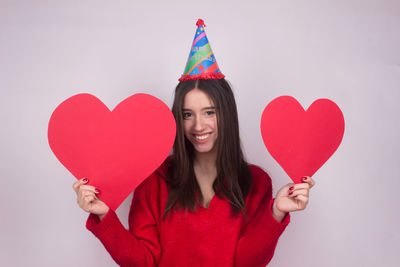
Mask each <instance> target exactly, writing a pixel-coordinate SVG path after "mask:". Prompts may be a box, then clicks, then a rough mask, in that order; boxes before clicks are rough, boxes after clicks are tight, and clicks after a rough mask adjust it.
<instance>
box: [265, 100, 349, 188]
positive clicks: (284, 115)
mask: <svg viewBox="0 0 400 267" xmlns="http://www.w3.org/2000/svg"><path fill="white" fill-rule="evenodd" d="M343 134H344V118H343V113H342V111H341V110H340V108H339V107H338V106H337V105H336V104H335V103H334V102H333V101H331V100H329V99H318V100H316V101H314V102H313V103H312V104H311V106H310V107H309V108H308V109H307V111H305V110H304V109H303V107H302V106H301V105H300V104H299V102H297V100H296V99H295V98H293V97H291V96H280V97H278V98H276V99H274V100H273V101H271V102H270V103H269V104H268V105H267V107H266V108H265V109H264V112H263V114H262V117H261V135H262V138H263V140H264V144H265V146H266V147H267V149H268V151H269V153H270V154H271V156H272V157H273V158H274V159H275V160H276V161H277V162H278V163H279V165H281V167H282V168H283V169H284V170H285V172H286V173H287V174H288V175H289V177H290V178H291V179H292V180H293V181H294V182H295V183H301V182H302V181H301V178H302V177H303V176H312V175H313V174H314V173H315V172H316V171H317V170H318V169H319V168H320V167H321V166H322V165H323V164H324V163H325V162H326V161H327V160H328V159H329V158H330V157H331V156H332V155H333V153H335V151H336V149H337V148H338V147H339V145H340V143H341V141H342V138H343Z"/></svg>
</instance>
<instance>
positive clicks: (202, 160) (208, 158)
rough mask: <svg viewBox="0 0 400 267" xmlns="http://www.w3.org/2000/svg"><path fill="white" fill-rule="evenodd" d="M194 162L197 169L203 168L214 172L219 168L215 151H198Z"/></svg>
mask: <svg viewBox="0 0 400 267" xmlns="http://www.w3.org/2000/svg"><path fill="white" fill-rule="evenodd" d="M193 163H194V166H195V168H196V169H200V170H203V172H204V171H206V172H207V171H212V172H214V171H216V169H217V153H215V152H214V151H210V152H208V153H196V155H195V157H194V162H193Z"/></svg>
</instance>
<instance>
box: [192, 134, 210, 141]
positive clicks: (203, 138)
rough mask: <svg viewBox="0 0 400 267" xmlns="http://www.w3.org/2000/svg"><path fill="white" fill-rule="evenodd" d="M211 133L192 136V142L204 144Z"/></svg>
mask: <svg viewBox="0 0 400 267" xmlns="http://www.w3.org/2000/svg"><path fill="white" fill-rule="evenodd" d="M210 135H211V133H206V134H193V136H194V140H195V141H196V142H197V143H206V142H207V141H208V139H209V137H210Z"/></svg>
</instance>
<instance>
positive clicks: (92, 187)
mask: <svg viewBox="0 0 400 267" xmlns="http://www.w3.org/2000/svg"><path fill="white" fill-rule="evenodd" d="M79 190H87V191H91V192H93V193H96V191H97V189H96V187H94V186H91V185H81V186H80V187H79Z"/></svg>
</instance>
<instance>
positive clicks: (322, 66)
mask: <svg viewBox="0 0 400 267" xmlns="http://www.w3.org/2000/svg"><path fill="white" fill-rule="evenodd" d="M197 18H203V19H204V21H205V24H206V25H207V28H206V32H207V36H208V38H209V40H210V43H211V47H212V48H213V51H214V54H215V56H216V59H217V61H218V63H219V66H220V68H221V70H222V72H223V73H224V74H225V75H226V77H227V79H228V80H229V81H230V82H231V83H232V85H233V89H234V92H235V95H236V100H237V105H238V110H239V115H240V128H241V136H242V141H243V146H244V148H245V151H246V155H247V158H248V160H249V161H250V162H252V163H255V164H258V165H260V166H262V167H264V168H266V169H267V170H268V171H269V173H270V174H271V176H272V179H273V183H274V189H275V190H274V191H275V192H276V190H277V189H278V188H279V187H281V186H282V185H284V184H286V183H288V182H290V180H289V178H288V177H287V176H286V174H285V173H284V171H283V170H282V169H281V168H280V167H279V165H277V163H276V162H275V161H274V160H273V159H272V158H271V156H270V155H269V154H268V152H267V150H266V149H265V147H264V145H263V142H262V139H261V134H260V130H259V124H260V117H261V113H262V110H263V109H264V107H265V106H266V105H267V104H268V103H269V101H271V100H272V99H274V98H275V97H278V96H280V95H292V96H294V97H296V98H297V99H298V100H299V102H300V103H301V104H302V105H303V106H304V107H305V108H307V107H308V106H309V105H310V104H311V103H312V102H313V101H314V100H316V99H318V98H329V99H331V100H333V101H335V102H336V103H337V104H338V105H339V106H340V108H341V109H342V111H343V113H344V116H345V120H346V132H345V135H344V138H343V142H342V144H341V146H340V147H339V149H338V151H337V152H336V153H335V154H334V155H333V156H332V157H331V159H330V160H329V161H328V162H327V163H326V164H325V165H324V166H323V167H322V168H321V169H320V170H319V171H318V172H317V173H316V174H315V175H314V179H315V180H316V182H317V185H316V186H315V188H313V190H312V192H311V199H310V203H309V206H308V207H307V209H306V210H305V211H302V212H296V213H293V214H292V222H291V224H290V225H289V226H288V228H287V230H286V231H285V232H284V234H283V235H282V237H281V239H280V241H279V244H278V246H277V249H276V253H275V256H274V258H273V260H272V261H271V264H270V266H275V267H277V266H283V267H286V266H297V267H314V266H315V267H320V266H325V267H331V266H332V267H337V266H371V267H372V266H389V267H391V266H398V262H399V260H400V257H399V250H400V231H399V229H398V225H399V219H400V215H399V213H398V207H399V197H398V192H399V189H400V182H399V178H398V176H399V164H398V163H399V156H398V155H399V154H398V153H399V150H400V141H399V137H400V134H399V132H400V123H399V122H400V120H399V118H398V117H399V115H400V107H399V105H398V102H399V99H400V65H399V63H400V52H399V51H400V49H399V48H400V30H399V29H400V1H396V0H386V1H385V0H351V1H349V0H347V1H345V0H336V1H333V0H332V1H321V0H318V1H317V0H304V1H298V0H291V1H285V0H281V1H259V2H257V1H245V2H244V1H181V2H179V1H159V2H155V1H147V2H139V1H128V0H126V1H104V0H93V1H82V0H79V1H77V0H69V1H66V0H65V1H50V0H48V1H45V0H36V1H5V0H1V1H0V122H1V124H0V135H1V138H0V266H7V267H8V266H78V267H80V266H82V267H83V266H97V267H101V266H116V264H115V263H114V262H113V260H112V259H111V257H110V256H109V255H108V253H107V252H106V251H105V249H104V248H103V246H102V245H101V243H100V242H99V241H98V240H97V239H96V238H95V237H94V236H93V235H92V234H91V233H90V232H89V231H87V230H86V229H85V226H84V224H85V221H86V217H87V216H86V214H85V213H84V212H83V211H82V210H80V209H79V207H78V206H77V204H76V197H75V193H74V192H73V190H72V187H71V186H72V184H73V182H74V181H75V178H73V176H72V175H71V174H70V173H69V172H68V171H67V170H66V169H65V168H64V167H63V166H62V165H61V164H60V163H59V162H58V161H57V159H56V158H55V156H54V155H53V154H52V152H51V150H50V148H49V145H48V142H47V125H48V120H49V118H50V115H51V113H52V111H53V110H54V109H55V108H56V106H57V105H58V104H59V103H61V102H62V101H63V100H65V99H66V98H68V97H70V96H72V95H74V94H77V93H81V92H87V93H91V94H94V95H96V96H97V97H98V98H100V99H101V100H102V101H103V102H104V103H105V104H106V105H107V106H108V107H109V108H113V107H115V106H116V105H117V104H118V103H119V102H120V101H122V100H123V99H125V98H126V97H128V96H130V95H132V94H134V93H138V92H144V93H150V94H152V95H154V96H156V97H158V98H160V99H161V100H163V101H164V102H165V103H167V104H168V105H169V106H170V105H171V104H172V95H173V89H174V87H175V86H176V84H177V82H178V81H177V79H178V78H179V77H180V75H181V74H182V71H183V69H184V67H185V63H186V60H187V56H188V54H189V49H190V46H191V44H192V41H193V36H194V33H195V30H196V26H195V23H196V20H197ZM130 199H131V197H130V198H129V199H128V200H127V201H125V202H124V204H123V205H122V206H121V207H120V209H119V210H118V214H119V215H120V218H121V220H122V221H123V222H124V223H125V224H126V220H127V213H128V210H129V205H130Z"/></svg>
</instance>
